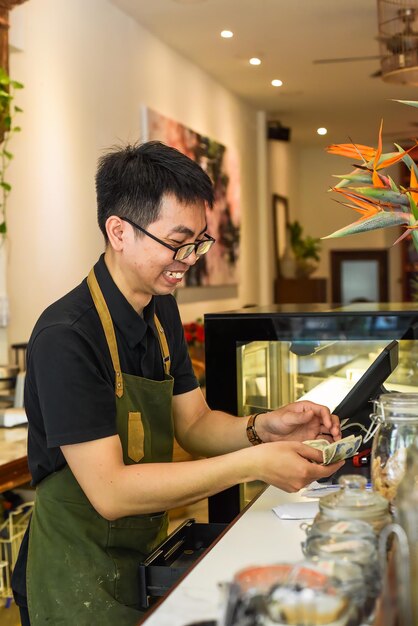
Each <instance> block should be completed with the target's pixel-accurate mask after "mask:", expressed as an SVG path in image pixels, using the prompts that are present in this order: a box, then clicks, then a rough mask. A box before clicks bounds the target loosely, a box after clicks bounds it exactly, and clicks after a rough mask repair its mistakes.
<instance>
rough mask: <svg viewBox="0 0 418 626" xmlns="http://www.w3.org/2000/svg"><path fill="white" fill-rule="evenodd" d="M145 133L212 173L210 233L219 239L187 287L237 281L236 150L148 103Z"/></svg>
mask: <svg viewBox="0 0 418 626" xmlns="http://www.w3.org/2000/svg"><path fill="white" fill-rule="evenodd" d="M142 136H143V138H144V140H145V141H150V140H159V141H162V142H164V143H166V144H167V145H169V146H172V147H174V148H177V149H178V150H180V152H183V153H184V154H186V155H187V156H188V157H190V158H191V159H193V160H194V161H196V162H197V163H199V165H200V166H201V167H202V168H203V169H204V170H205V171H206V172H207V174H208V175H209V176H210V178H211V180H212V183H213V185H214V190H215V202H214V206H213V208H212V209H210V210H208V211H207V223H208V227H207V230H208V233H209V234H210V235H211V236H212V237H214V238H215V239H216V244H215V245H214V246H213V248H212V249H211V251H210V253H209V254H207V255H205V256H203V257H202V258H201V259H200V260H199V262H198V263H196V264H195V265H193V266H192V267H191V268H190V269H189V270H188V271H187V273H186V276H185V286H186V287H210V286H220V285H236V284H237V283H238V281H239V242H240V225H241V204H240V188H241V185H240V176H239V166H238V158H237V156H236V155H235V154H234V152H233V151H232V150H230V149H228V148H226V146H224V145H223V144H221V143H219V142H218V141H216V140H215V139H212V138H210V137H207V136H205V135H202V134H200V133H197V132H196V131H194V130H191V129H190V128H188V127H187V126H184V125H183V124H180V123H179V122H177V121H175V120H172V119H170V118H168V117H166V116H164V115H162V114H161V113H158V112H156V111H154V110H153V109H150V108H148V107H143V109H142Z"/></svg>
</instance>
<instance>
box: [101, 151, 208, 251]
mask: <svg viewBox="0 0 418 626" xmlns="http://www.w3.org/2000/svg"><path fill="white" fill-rule="evenodd" d="M96 195H97V219H98V223H99V227H100V230H101V231H102V233H103V235H104V237H105V239H107V235H106V227H105V224H106V220H107V218H108V217H109V216H110V215H118V216H120V217H127V218H129V219H131V220H132V221H134V222H136V223H137V224H139V226H142V228H146V227H147V226H148V225H149V224H152V223H153V222H155V221H156V220H157V219H158V217H159V214H160V210H161V200H162V198H163V196H164V195H173V196H174V197H175V198H176V199H177V200H178V201H179V202H182V203H185V204H188V203H193V202H198V201H203V202H206V203H207V205H208V206H209V207H212V206H213V199H214V196H213V186H212V183H211V180H210V178H209V176H208V175H207V174H206V172H204V170H203V169H202V168H201V167H200V165H198V164H197V163H196V162H195V161H192V159H190V158H189V157H187V156H185V155H184V154H182V153H181V152H179V150H176V149H175V148H171V147H170V146H167V145H165V144H164V143H162V142H160V141H149V142H147V143H143V144H137V145H127V146H125V147H122V148H116V149H115V150H114V151H112V152H110V153H108V154H106V155H104V156H103V157H102V158H101V159H100V160H99V166H98V169H97V174H96Z"/></svg>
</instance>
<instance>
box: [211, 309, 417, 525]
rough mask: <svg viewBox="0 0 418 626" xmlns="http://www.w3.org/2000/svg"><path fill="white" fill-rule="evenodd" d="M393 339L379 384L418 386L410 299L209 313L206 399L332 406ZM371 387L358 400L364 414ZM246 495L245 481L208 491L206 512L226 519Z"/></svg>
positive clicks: (250, 409) (222, 403)
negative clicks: (388, 367)
mask: <svg viewBox="0 0 418 626" xmlns="http://www.w3.org/2000/svg"><path fill="white" fill-rule="evenodd" d="M394 339H395V340H397V341H398V343H399V351H398V365H397V366H396V367H395V369H394V371H393V372H392V374H391V375H390V376H389V377H388V378H387V380H386V381H385V382H384V388H385V389H386V390H389V391H392V390H395V391H414V392H417V391H418V311H417V310H415V306H414V305H413V304H412V303H404V304H399V305H397V304H374V303H356V304H350V305H346V306H343V307H341V306H339V305H331V306H329V305H328V306H327V305H320V304H318V305H308V306H299V307H297V308H296V307H295V305H292V306H289V305H282V306H277V305H273V306H271V307H268V308H267V307H264V308H262V307H249V308H245V309H242V310H238V311H231V312H226V313H210V314H207V315H205V346H206V394H207V400H208V403H209V406H210V407H211V408H213V409H220V410H224V411H227V412H230V413H233V414H236V415H240V416H247V415H250V414H251V413H254V412H257V411H263V410H269V409H274V408H276V407H279V406H282V405H283V404H287V403H288V402H294V401H296V400H300V399H310V400H313V401H315V402H319V403H321V404H325V405H327V406H328V407H329V408H330V409H331V410H334V409H335V408H336V407H337V406H338V405H339V403H340V402H341V400H342V399H343V398H344V397H345V396H346V395H347V394H348V392H349V391H350V390H351V389H352V388H353V386H354V385H355V383H356V381H358V380H359V378H361V376H362V375H363V374H364V372H365V371H366V370H367V369H368V368H369V366H370V365H371V363H373V362H374V361H375V359H376V357H377V356H378V355H379V353H380V352H381V351H382V350H383V348H385V346H387V344H388V343H389V342H391V341H392V340H394ZM379 390H381V387H379ZM376 391H377V390H376V389H371V390H370V397H369V398H367V403H366V405H365V406H363V407H362V410H363V412H364V411H365V412H366V413H367V416H368V413H370V412H371V410H372V400H373V394H374V396H375V395H376ZM359 410H360V409H359ZM349 417H350V419H351V420H354V421H355V420H356V418H357V419H359V418H358V416H356V415H350V416H349ZM363 420H364V417H363ZM247 499H248V498H247V497H246V488H245V487H241V488H239V487H235V488H234V487H233V488H231V489H228V490H227V491H224V492H222V493H221V494H218V495H217V496H214V497H212V498H210V500H209V519H210V520H211V521H216V522H225V521H230V520H231V519H233V517H235V515H237V513H238V512H239V511H240V509H241V508H242V507H243V506H244V505H245V503H246V500H247Z"/></svg>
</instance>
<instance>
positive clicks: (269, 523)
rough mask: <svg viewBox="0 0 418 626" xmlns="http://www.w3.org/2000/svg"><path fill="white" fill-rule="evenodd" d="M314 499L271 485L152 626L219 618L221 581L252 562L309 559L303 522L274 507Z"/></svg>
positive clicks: (158, 613)
mask: <svg viewBox="0 0 418 626" xmlns="http://www.w3.org/2000/svg"><path fill="white" fill-rule="evenodd" d="M297 501H305V502H312V498H309V499H308V498H303V497H302V496H301V494H300V493H297V494H288V493H285V492H284V491H281V490H280V489H276V488H275V487H268V488H267V489H266V490H265V491H264V493H262V494H261V496H260V497H259V498H258V499H257V500H256V501H255V502H254V503H253V504H252V505H251V506H250V507H249V509H248V510H247V511H245V512H244V514H243V515H242V516H241V517H240V518H239V519H238V521H237V522H236V523H235V524H234V525H233V526H232V527H231V528H230V529H229V530H228V531H227V532H226V534H225V535H224V536H223V537H222V539H221V540H220V541H219V542H218V543H217V544H216V545H215V546H214V547H213V548H212V550H211V551H210V552H209V553H208V554H207V555H206V556H205V557H204V558H203V559H202V560H201V561H200V562H199V563H198V564H197V565H196V566H195V567H194V568H193V569H192V570H191V572H190V573H189V574H188V575H187V576H186V577H185V579H184V580H183V581H182V582H181V583H180V584H179V585H178V586H177V587H176V588H175V589H174V590H173V591H172V592H171V593H169V594H168V596H167V597H166V598H165V600H164V601H163V602H162V603H161V604H160V605H159V607H158V608H156V609H155V610H154V611H153V612H152V613H151V614H150V615H149V617H148V618H145V619H144V620H143V621H142V622H141V623H143V624H146V626H186V625H187V624H190V623H191V622H194V621H202V620H216V619H217V618H218V617H219V606H220V602H221V597H222V596H221V591H220V587H219V583H222V582H229V581H231V580H232V578H233V576H234V574H235V573H236V572H237V571H238V570H240V569H242V568H244V567H248V566H251V565H268V564H272V563H278V562H286V561H287V562H295V561H298V560H300V559H302V558H303V553H302V549H301V542H302V540H303V539H304V537H305V533H304V531H303V530H301V528H300V525H301V523H302V521H303V520H282V519H279V517H278V516H277V515H276V514H275V513H274V512H273V511H272V509H273V507H275V506H277V505H278V504H284V503H287V502H297Z"/></svg>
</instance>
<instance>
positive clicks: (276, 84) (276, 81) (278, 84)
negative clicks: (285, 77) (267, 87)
mask: <svg viewBox="0 0 418 626" xmlns="http://www.w3.org/2000/svg"><path fill="white" fill-rule="evenodd" d="M271 84H272V85H273V87H281V86H282V85H283V81H282V80H280V79H279V78H274V79H273V80H272V81H271Z"/></svg>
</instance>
